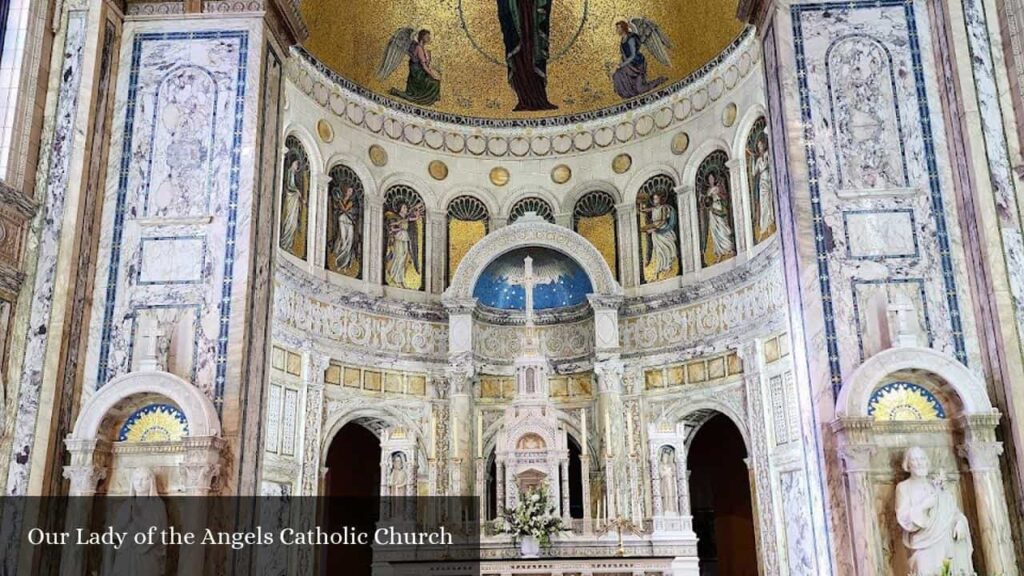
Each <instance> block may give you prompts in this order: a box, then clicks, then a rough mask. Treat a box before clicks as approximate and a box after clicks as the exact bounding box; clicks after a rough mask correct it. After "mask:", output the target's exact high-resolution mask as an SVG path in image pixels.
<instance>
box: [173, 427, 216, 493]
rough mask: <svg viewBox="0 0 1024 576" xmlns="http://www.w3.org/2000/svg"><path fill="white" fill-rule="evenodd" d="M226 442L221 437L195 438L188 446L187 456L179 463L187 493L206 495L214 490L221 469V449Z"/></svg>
mask: <svg viewBox="0 0 1024 576" xmlns="http://www.w3.org/2000/svg"><path fill="white" fill-rule="evenodd" d="M224 445H225V443H224V441H223V440H221V439H220V438H216V437H209V438H194V439H193V442H192V443H191V445H189V446H188V447H187V448H186V452H185V458H184V460H183V461H182V463H181V464H179V465H178V468H179V470H181V473H182V477H183V479H184V484H185V494H187V495H189V496H206V495H208V494H209V493H210V492H211V491H213V490H214V481H215V480H216V478H217V476H218V475H220V471H221V450H222V449H223V447H224Z"/></svg>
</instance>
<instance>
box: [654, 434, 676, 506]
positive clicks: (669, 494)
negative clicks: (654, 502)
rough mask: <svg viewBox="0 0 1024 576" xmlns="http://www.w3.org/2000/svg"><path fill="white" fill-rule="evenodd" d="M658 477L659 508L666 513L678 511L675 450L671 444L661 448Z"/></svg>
mask: <svg viewBox="0 0 1024 576" xmlns="http://www.w3.org/2000/svg"><path fill="white" fill-rule="evenodd" d="M658 479H659V481H660V482H661V509H662V511H663V512H664V513H665V514H666V515H670V514H678V513H679V483H678V482H677V480H676V451H675V450H673V449H672V447H671V446H663V447H662V448H661V457H660V458H659V461H658Z"/></svg>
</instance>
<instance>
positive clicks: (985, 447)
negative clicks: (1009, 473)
mask: <svg viewBox="0 0 1024 576" xmlns="http://www.w3.org/2000/svg"><path fill="white" fill-rule="evenodd" d="M956 451H957V454H959V455H960V456H961V457H962V458H965V459H967V463H968V465H969V466H970V468H971V472H990V471H997V470H999V456H1001V455H1002V454H1003V443H1002V442H984V441H977V440H973V441H972V440H968V441H967V442H964V443H963V444H961V445H959V446H957V447H956Z"/></svg>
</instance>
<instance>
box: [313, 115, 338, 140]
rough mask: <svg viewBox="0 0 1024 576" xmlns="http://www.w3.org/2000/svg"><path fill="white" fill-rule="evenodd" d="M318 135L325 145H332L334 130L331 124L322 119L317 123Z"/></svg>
mask: <svg viewBox="0 0 1024 576" xmlns="http://www.w3.org/2000/svg"><path fill="white" fill-rule="evenodd" d="M316 134H317V136H319V137H320V140H323V141H324V142H325V143H330V142H331V141H332V140H334V128H333V127H332V126H331V123H330V122H328V121H327V120H324V119H322V118H321V119H320V120H318V121H317V123H316Z"/></svg>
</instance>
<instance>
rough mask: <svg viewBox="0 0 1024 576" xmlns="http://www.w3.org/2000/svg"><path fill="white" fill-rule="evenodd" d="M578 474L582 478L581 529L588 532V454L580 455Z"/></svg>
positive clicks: (589, 522) (589, 506) (589, 527)
mask: <svg viewBox="0 0 1024 576" xmlns="http://www.w3.org/2000/svg"><path fill="white" fill-rule="evenodd" d="M580 475H581V476H582V480H583V531H584V533H587V534H589V533H590V531H591V527H592V522H591V519H592V518H593V513H592V512H591V504H592V502H591V501H590V455H589V454H581V455H580Z"/></svg>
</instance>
